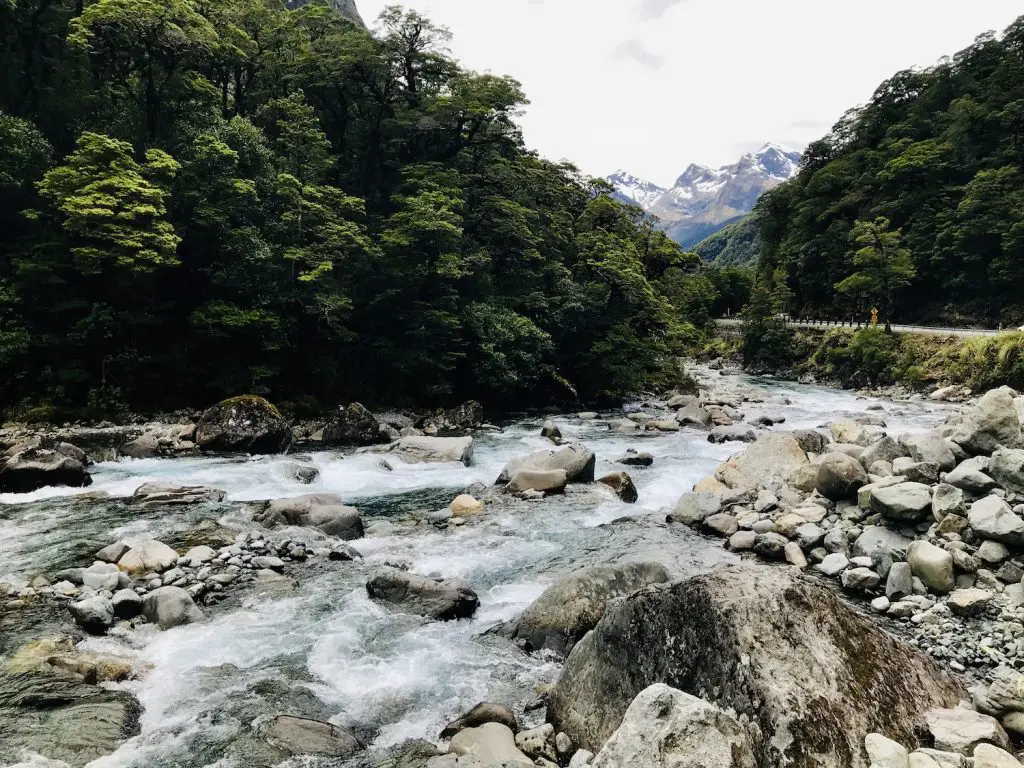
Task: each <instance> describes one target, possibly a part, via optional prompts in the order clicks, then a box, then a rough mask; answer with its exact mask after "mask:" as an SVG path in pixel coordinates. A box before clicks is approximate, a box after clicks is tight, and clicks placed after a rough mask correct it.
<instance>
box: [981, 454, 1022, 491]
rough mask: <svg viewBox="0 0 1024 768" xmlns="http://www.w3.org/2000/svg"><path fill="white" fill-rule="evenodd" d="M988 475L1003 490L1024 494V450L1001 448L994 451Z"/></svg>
mask: <svg viewBox="0 0 1024 768" xmlns="http://www.w3.org/2000/svg"><path fill="white" fill-rule="evenodd" d="M988 473H989V474H990V475H991V476H992V478H993V479H994V480H995V481H996V482H997V483H999V484H1000V485H1001V486H1002V487H1003V488H1006V489H1007V490H1010V491H1015V492H1017V493H1024V450H1021V449H1014V448H1000V449H998V450H996V451H994V452H993V453H992V458H991V459H990V460H989V463H988Z"/></svg>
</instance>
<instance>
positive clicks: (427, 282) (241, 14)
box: [0, 0, 749, 415]
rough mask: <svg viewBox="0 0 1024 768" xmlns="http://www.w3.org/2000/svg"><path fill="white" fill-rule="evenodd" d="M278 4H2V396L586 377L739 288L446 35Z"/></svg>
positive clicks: (637, 357)
mask: <svg viewBox="0 0 1024 768" xmlns="http://www.w3.org/2000/svg"><path fill="white" fill-rule="evenodd" d="M274 1H275V0H271V2H270V4H268V2H267V1H266V0H217V2H212V3H200V2H195V1H194V0H165V1H164V2H153V1H151V0H93V1H92V2H86V3H84V4H83V3H81V2H80V0H16V2H11V0H0V281H2V282H0V368H2V370H3V372H4V376H3V378H2V379H0V405H2V406H3V407H5V408H6V409H7V413H8V415H17V414H18V413H19V412H22V411H24V410H25V409H27V408H30V407H33V406H38V405H51V406H60V407H66V406H74V407H82V406H88V407H89V408H91V409H92V412H112V411H118V410H122V411H123V410H124V409H126V408H134V409H139V410H147V411H152V410H156V409H159V408H168V407H177V406H186V405H188V406H196V405H202V404H205V403H208V402H211V401H215V400H217V399H219V398H221V397H223V396H227V395H232V394H237V393H240V392H256V393H261V394H266V395H268V396H270V397H272V398H274V399H276V400H282V401H291V402H297V403H308V404H310V407H315V406H318V405H331V404H335V403H338V402H344V401H347V400H349V399H356V398H359V399H363V400H364V401H366V402H370V403H388V404H401V403H410V404H411V403H415V404H421V405H424V404H428V403H443V402H451V401H456V400H461V399H465V398H469V397H474V398H478V399H480V400H482V401H483V402H485V403H489V404H492V405H494V406H497V407H502V406H511V405H515V404H540V403H543V402H545V401H548V402H550V401H553V400H569V399H576V397H577V396H578V398H579V399H580V400H582V401H594V400H598V399H601V398H602V397H609V396H616V395H621V394H623V393H626V392H630V391H635V390H637V389H639V388H640V386H641V385H643V384H646V383H648V382H650V381H652V380H656V379H657V378H658V377H659V376H661V375H663V374H664V373H665V372H666V371H671V370H672V366H671V354H672V353H673V352H675V351H677V350H678V349H680V348H681V345H683V344H685V343H689V342H692V341H693V340H694V338H695V337H696V336H697V335H698V334H699V331H700V326H701V324H702V323H704V322H705V321H706V320H707V319H708V318H710V317H711V316H712V315H713V314H714V313H716V312H719V311H724V309H723V308H724V307H729V306H738V305H739V304H741V303H742V301H744V300H745V294H744V293H743V291H749V285H745V284H744V283H743V281H742V280H737V279H736V278H735V276H729V275H724V276H723V275H720V274H717V273H716V274H715V275H712V276H707V275H704V274H698V273H697V272H696V269H697V267H696V262H697V261H698V259H697V257H696V256H693V255H692V254H684V253H682V252H681V250H680V249H679V248H678V246H676V245H675V244H673V243H672V242H670V241H669V240H668V239H667V238H666V237H665V236H664V235H663V234H661V233H659V232H656V231H655V230H654V229H653V227H652V225H651V224H650V223H649V222H647V221H645V220H644V218H643V216H642V212H639V211H638V210H637V209H632V208H629V207H627V206H623V205H621V204H619V203H617V202H615V201H613V200H612V199H611V198H610V197H609V194H608V193H609V189H608V188H607V187H606V186H605V185H603V183H601V182H599V181H596V180H593V179H589V178H587V177H585V176H583V175H582V174H580V173H579V172H578V171H577V170H576V169H575V168H573V167H572V166H570V165H566V164H556V163H552V162H549V161H546V160H544V159H542V158H540V157H538V156H537V155H536V154H535V153H533V152H530V151H528V150H527V149H526V148H525V147H524V145H523V141H522V139H521V136H520V133H519V131H518V129H517V127H516V123H515V121H514V118H515V116H516V115H517V112H518V111H519V110H520V109H521V108H522V107H523V105H525V104H526V103H527V102H526V98H525V96H524V94H523V93H522V91H521V89H520V86H519V84H518V83H517V82H515V81H514V80H512V79H510V78H506V77H498V76H494V75H490V74H483V75H481V74H475V73H472V72H468V71H466V70H464V69H462V68H461V67H460V66H459V64H458V63H457V62H456V61H455V60H453V58H452V57H451V56H450V55H449V53H448V52H447V47H446V45H447V42H448V40H449V34H448V32H447V31H446V30H445V29H443V28H440V27H438V26H435V25H434V24H432V23H431V22H430V21H429V20H428V19H426V18H423V17H422V16H420V15H418V14H416V13H414V12H406V11H403V10H401V9H400V8H397V7H393V8H389V9H388V10H387V11H385V12H384V13H383V14H382V16H381V18H380V19H379V22H378V32H377V33H376V34H375V35H371V34H370V33H369V32H367V31H366V30H364V29H362V28H361V27H358V26H356V25H354V24H352V23H350V22H349V21H348V20H346V19H344V18H343V17H341V16H340V15H338V14H337V13H336V12H335V11H333V10H332V9H330V8H329V7H327V6H325V5H319V4H311V5H306V6H304V7H302V8H300V9H298V10H286V9H285V7H284V5H283V4H281V5H274V4H273V3H274ZM719 289H721V290H719ZM734 290H738V291H739V292H740V293H739V294H737V295H731V294H730V292H732V291H734ZM723 291H724V292H725V294H726V295H724V296H723Z"/></svg>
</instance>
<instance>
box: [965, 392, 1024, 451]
mask: <svg viewBox="0 0 1024 768" xmlns="http://www.w3.org/2000/svg"><path fill="white" fill-rule="evenodd" d="M1015 396H1016V393H1015V392H1014V391H1013V390H1012V389H1010V388H1009V387H1000V388H999V389H993V390H991V391H989V392H986V393H985V395H984V396H983V397H982V398H981V400H979V401H978V402H977V404H976V405H975V406H974V407H973V408H971V409H970V410H969V411H968V412H967V413H966V415H965V416H964V419H963V421H962V422H960V424H959V426H957V427H956V429H954V430H953V434H952V435H951V436H950V438H951V439H952V440H953V442H955V443H957V444H958V445H959V446H961V447H962V448H963V449H964V450H965V451H967V453H969V454H971V455H975V456H976V455H978V454H985V455H990V454H991V453H992V452H993V451H994V450H995V449H996V448H998V447H1000V446H1002V447H1004V448H1018V447H1020V446H1021V443H1022V439H1021V429H1020V418H1019V417H1018V416H1017V411H1016V409H1015V408H1014V405H1013V399H1014V397H1015Z"/></svg>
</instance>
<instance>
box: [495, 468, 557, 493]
mask: <svg viewBox="0 0 1024 768" xmlns="http://www.w3.org/2000/svg"><path fill="white" fill-rule="evenodd" d="M568 482H569V478H568V475H566V473H565V470H564V469H550V470H530V469H524V470H520V471H518V472H516V473H514V474H513V475H512V477H511V479H510V480H509V482H508V485H506V486H505V492H506V493H514V494H523V493H527V492H529V491H538V492H540V493H544V494H554V493H562V492H563V491H565V486H566V485H567V484H568Z"/></svg>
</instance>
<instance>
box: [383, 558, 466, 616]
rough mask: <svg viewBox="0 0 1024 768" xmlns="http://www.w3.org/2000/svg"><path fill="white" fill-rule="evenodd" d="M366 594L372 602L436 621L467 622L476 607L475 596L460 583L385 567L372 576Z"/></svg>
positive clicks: (464, 584) (456, 580)
mask: <svg viewBox="0 0 1024 768" xmlns="http://www.w3.org/2000/svg"><path fill="white" fill-rule="evenodd" d="M366 591H367V593H368V594H369V595H370V597H372V598H374V599H376V600H383V601H384V602H387V603H391V604H392V605H396V606H398V607H399V608H401V609H403V610H404V611H407V612H409V613H416V614H419V615H421V616H427V617H429V618H432V619H438V620H440V621H449V620H451V619H468V618H469V617H470V616H472V615H473V614H474V613H476V609H477V608H478V607H479V605H480V599H479V598H478V597H477V594H476V592H474V591H473V589H472V588H470V586H469V585H468V584H466V583H465V582H463V581H461V580H458V579H451V580H447V581H441V580H439V579H431V578H429V577H427V576H419V575H416V574H412V573H406V572H404V571H399V570H397V569H395V568H387V567H385V568H378V569H377V570H375V571H374V572H373V574H372V575H371V576H370V580H369V581H368V582H367V583H366Z"/></svg>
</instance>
